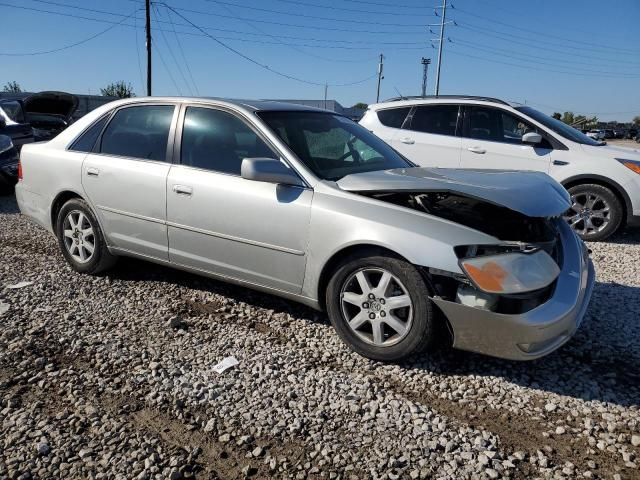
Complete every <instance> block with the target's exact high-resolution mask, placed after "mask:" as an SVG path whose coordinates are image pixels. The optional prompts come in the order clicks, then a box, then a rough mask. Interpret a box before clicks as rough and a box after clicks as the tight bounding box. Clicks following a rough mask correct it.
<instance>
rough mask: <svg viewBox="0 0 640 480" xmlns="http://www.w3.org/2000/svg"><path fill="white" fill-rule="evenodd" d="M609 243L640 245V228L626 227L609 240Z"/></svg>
mask: <svg viewBox="0 0 640 480" xmlns="http://www.w3.org/2000/svg"><path fill="white" fill-rule="evenodd" d="M606 242H607V243H615V244H619V245H636V244H639V243H640V227H625V228H623V229H622V230H619V231H618V232H617V233H615V234H614V235H612V236H611V237H609V238H607V240H606Z"/></svg>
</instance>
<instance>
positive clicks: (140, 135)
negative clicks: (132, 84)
mask: <svg viewBox="0 0 640 480" xmlns="http://www.w3.org/2000/svg"><path fill="white" fill-rule="evenodd" d="M174 109H175V107H174V106H173V105H139V106H135V107H125V108H122V109H120V110H118V111H117V112H116V114H115V115H114V116H113V118H112V119H111V121H110V122H109V125H107V128H106V129H105V131H104V133H103V134H102V141H101V143H100V153H107V154H110V155H119V156H123V157H133V158H142V159H145V160H157V161H161V162H164V161H166V160H167V141H168V139H169V129H170V128H171V119H172V118H173V111H174Z"/></svg>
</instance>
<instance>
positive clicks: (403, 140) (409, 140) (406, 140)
mask: <svg viewBox="0 0 640 480" xmlns="http://www.w3.org/2000/svg"><path fill="white" fill-rule="evenodd" d="M400 141H401V142H402V143H406V144H407V145H413V144H414V143H416V141H415V140H414V139H413V138H409V137H404V138H401V139H400Z"/></svg>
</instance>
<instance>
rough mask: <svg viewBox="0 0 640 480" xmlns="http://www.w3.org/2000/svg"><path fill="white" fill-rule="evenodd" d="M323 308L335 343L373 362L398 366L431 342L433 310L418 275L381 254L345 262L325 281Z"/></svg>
mask: <svg viewBox="0 0 640 480" xmlns="http://www.w3.org/2000/svg"><path fill="white" fill-rule="evenodd" d="M326 304H327V311H328V314H329V319H330V320H331V323H332V325H333V326H334V328H335V329H336V331H337V333H338V335H339V336H340V338H341V339H342V340H343V341H344V342H345V343H347V344H348V345H349V346H350V347H351V348H352V349H353V350H355V351H356V352H357V353H359V354H360V355H363V356H365V357H368V358H371V359H373V360H381V361H398V360H401V359H402V358H404V357H407V356H409V355H411V354H412V353H416V352H419V351H421V350H423V349H425V348H426V347H428V346H429V345H430V344H431V343H432V342H433V340H434V337H435V327H434V319H433V309H432V304H431V300H429V291H428V289H427V286H426V285H425V282H424V280H423V279H422V277H421V275H420V272H418V270H417V269H416V268H415V267H414V266H413V265H411V264H410V263H408V262H406V261H404V260H401V259H399V258H395V257H392V256H389V255H386V254H384V253H381V254H376V253H375V252H369V254H366V253H363V254H361V255H357V256H353V257H350V258H348V259H347V260H346V261H345V262H344V263H343V264H342V265H341V266H340V267H338V269H337V270H336V271H335V273H334V274H333V277H332V278H331V280H330V281H329V285H328V287H327V292H326Z"/></svg>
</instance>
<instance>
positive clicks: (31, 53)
mask: <svg viewBox="0 0 640 480" xmlns="http://www.w3.org/2000/svg"><path fill="white" fill-rule="evenodd" d="M0 5H2V6H6V7H14V5H8V4H5V3H0ZM16 8H23V7H16ZM139 10H140V9H136V10H134V11H133V12H132V13H130V14H129V15H126V16H124V17H122V20H120V21H119V22H112V24H111V26H110V27H107V28H105V29H104V30H101V31H100V32H98V33H96V34H94V35H91V36H90V37H87V38H85V39H83V40H80V41H79V42H74V43H71V44H69V45H65V46H64V47H59V48H52V49H49V50H41V51H38V52H0V55H4V56H9V57H23V56H32V55H46V54H48V53H56V52H61V51H62V50H68V49H69V48H73V47H77V46H79V45H83V44H85V43H87V42H90V41H91V40H93V39H94V38H98V37H99V36H101V35H104V34H105V33H107V32H109V31H111V30H113V29H114V28H115V27H117V26H119V25H123V24H124V22H125V21H126V20H128V19H129V18H131V17H132V16H134V15H135V14H136V13H137V12H138V11H139Z"/></svg>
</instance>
